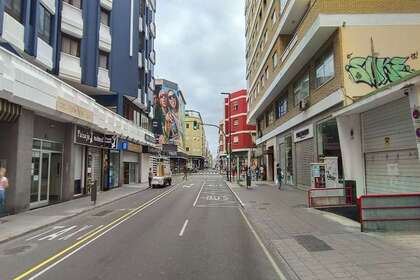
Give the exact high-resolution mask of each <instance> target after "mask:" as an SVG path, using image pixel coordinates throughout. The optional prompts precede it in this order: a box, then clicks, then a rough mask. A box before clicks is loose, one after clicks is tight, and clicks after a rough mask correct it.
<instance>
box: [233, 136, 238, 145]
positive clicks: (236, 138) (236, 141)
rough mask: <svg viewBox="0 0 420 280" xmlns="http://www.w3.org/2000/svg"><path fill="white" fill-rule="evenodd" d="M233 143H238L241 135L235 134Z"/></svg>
mask: <svg viewBox="0 0 420 280" xmlns="http://www.w3.org/2000/svg"><path fill="white" fill-rule="evenodd" d="M233 143H235V144H238V143H239V137H238V136H233Z"/></svg>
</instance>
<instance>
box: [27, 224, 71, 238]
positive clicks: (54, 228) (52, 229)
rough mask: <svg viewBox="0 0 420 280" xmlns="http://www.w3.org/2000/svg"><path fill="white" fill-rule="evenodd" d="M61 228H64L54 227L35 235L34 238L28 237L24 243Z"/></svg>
mask: <svg viewBox="0 0 420 280" xmlns="http://www.w3.org/2000/svg"><path fill="white" fill-rule="evenodd" d="M61 228H65V226H54V227H52V228H50V229H49V230H47V231H44V232H41V233H40V234H37V235H35V236H32V237H30V238H28V239H26V241H29V240H32V239H35V238H38V237H40V236H43V235H44V234H47V233H50V232H52V231H54V230H57V229H61Z"/></svg>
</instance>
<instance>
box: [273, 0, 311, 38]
mask: <svg viewBox="0 0 420 280" xmlns="http://www.w3.org/2000/svg"><path fill="white" fill-rule="evenodd" d="M310 3H311V0H281V8H280V11H281V15H280V23H279V28H280V34H282V35H289V34H292V33H293V32H294V31H295V30H296V28H297V26H298V24H299V23H300V21H301V19H302V18H303V17H304V15H305V13H306V11H307V10H308V7H309V4H310Z"/></svg>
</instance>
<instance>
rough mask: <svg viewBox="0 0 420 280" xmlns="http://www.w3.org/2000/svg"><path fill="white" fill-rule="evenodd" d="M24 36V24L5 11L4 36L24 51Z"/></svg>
mask: <svg viewBox="0 0 420 280" xmlns="http://www.w3.org/2000/svg"><path fill="white" fill-rule="evenodd" d="M24 37H25V28H24V26H23V25H22V24H21V23H20V22H19V21H17V20H16V19H14V18H13V17H12V16H10V15H9V14H8V13H6V12H5V13H4V16H3V34H2V38H3V39H4V40H6V41H8V42H9V43H11V44H13V45H14V46H16V47H17V48H19V49H20V50H21V51H23V50H24V49H25V43H24Z"/></svg>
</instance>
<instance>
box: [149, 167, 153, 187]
mask: <svg viewBox="0 0 420 280" xmlns="http://www.w3.org/2000/svg"><path fill="white" fill-rule="evenodd" d="M152 179H153V171H152V168H149V187H152Z"/></svg>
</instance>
